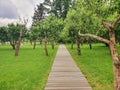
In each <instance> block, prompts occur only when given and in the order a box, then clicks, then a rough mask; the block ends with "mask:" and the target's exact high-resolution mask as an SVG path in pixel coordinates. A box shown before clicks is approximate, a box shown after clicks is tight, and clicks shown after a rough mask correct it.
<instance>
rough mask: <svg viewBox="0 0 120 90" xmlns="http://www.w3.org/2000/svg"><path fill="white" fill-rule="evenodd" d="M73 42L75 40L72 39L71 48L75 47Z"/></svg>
mask: <svg viewBox="0 0 120 90" xmlns="http://www.w3.org/2000/svg"><path fill="white" fill-rule="evenodd" d="M73 44H74V41H73V40H72V41H71V49H73Z"/></svg>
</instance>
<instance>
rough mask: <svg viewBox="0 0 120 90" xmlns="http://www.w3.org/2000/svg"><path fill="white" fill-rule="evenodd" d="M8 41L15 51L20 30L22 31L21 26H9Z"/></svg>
mask: <svg viewBox="0 0 120 90" xmlns="http://www.w3.org/2000/svg"><path fill="white" fill-rule="evenodd" d="M7 28H8V40H9V41H10V45H11V46H12V48H13V49H14V50H15V47H16V44H17V41H18V38H19V35H20V30H21V25H19V24H17V25H15V24H13V23H11V24H8V27H7Z"/></svg>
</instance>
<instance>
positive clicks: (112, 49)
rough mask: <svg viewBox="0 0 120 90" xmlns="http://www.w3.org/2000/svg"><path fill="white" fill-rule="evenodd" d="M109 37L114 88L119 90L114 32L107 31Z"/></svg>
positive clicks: (119, 78) (119, 82)
mask: <svg viewBox="0 0 120 90" xmlns="http://www.w3.org/2000/svg"><path fill="white" fill-rule="evenodd" d="M109 36H110V44H109V46H110V52H111V56H112V59H113V69H114V87H115V88H116V89H117V90H120V58H119V55H118V52H117V48H116V42H115V33H114V30H111V31H109Z"/></svg>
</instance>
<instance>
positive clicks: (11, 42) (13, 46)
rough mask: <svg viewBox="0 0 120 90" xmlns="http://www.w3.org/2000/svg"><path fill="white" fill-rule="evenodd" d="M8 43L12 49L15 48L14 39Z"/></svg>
mask: <svg viewBox="0 0 120 90" xmlns="http://www.w3.org/2000/svg"><path fill="white" fill-rule="evenodd" d="M10 45H11V46H12V48H13V50H15V45H16V42H15V41H10Z"/></svg>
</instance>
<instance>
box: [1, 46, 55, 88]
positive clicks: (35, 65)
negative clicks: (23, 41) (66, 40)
mask: <svg viewBox="0 0 120 90" xmlns="http://www.w3.org/2000/svg"><path fill="white" fill-rule="evenodd" d="M48 49H49V56H48V57H46V56H45V54H44V47H43V46H37V47H36V49H35V50H33V46H30V45H27V46H21V49H20V53H19V56H18V57H15V56H14V50H12V48H11V47H10V46H8V45H5V46H0V90H44V87H45V84H46V81H47V78H48V74H49V72H50V69H51V66H52V63H53V60H54V57H55V54H56V51H57V46H56V47H55V49H54V50H52V49H51V47H50V46H48Z"/></svg>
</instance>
